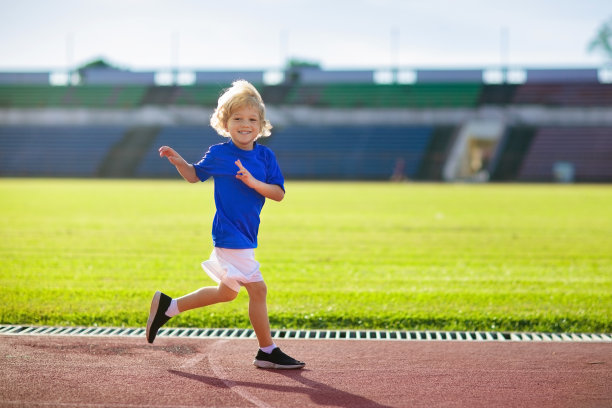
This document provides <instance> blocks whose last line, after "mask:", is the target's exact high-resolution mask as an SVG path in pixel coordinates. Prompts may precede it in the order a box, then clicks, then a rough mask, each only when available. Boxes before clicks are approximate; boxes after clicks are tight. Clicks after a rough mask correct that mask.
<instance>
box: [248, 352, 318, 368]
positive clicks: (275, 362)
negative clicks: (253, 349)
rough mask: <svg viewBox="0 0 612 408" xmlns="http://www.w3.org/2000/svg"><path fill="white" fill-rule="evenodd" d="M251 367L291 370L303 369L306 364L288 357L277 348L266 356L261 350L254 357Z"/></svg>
mask: <svg viewBox="0 0 612 408" xmlns="http://www.w3.org/2000/svg"><path fill="white" fill-rule="evenodd" d="M253 365H254V366H256V367H259V368H279V369H292V368H304V366H305V365H306V363H303V362H301V361H297V360H296V359H294V358H292V357H289V356H288V355H286V354H285V353H283V352H282V351H281V349H279V348H278V347H277V348H275V349H274V350H272V353H270V354H268V353H265V352H263V351H261V349H260V350H259V351H258V352H257V355H256V356H255V361H253Z"/></svg>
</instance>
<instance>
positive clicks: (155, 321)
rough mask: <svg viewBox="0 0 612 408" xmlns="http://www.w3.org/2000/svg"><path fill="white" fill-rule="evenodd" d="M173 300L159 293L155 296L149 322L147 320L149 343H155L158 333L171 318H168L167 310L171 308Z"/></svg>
mask: <svg viewBox="0 0 612 408" xmlns="http://www.w3.org/2000/svg"><path fill="white" fill-rule="evenodd" d="M171 301H172V298H171V297H170V296H167V295H165V294H163V293H161V292H159V291H157V292H155V295H153V300H152V301H151V310H150V311H149V320H147V341H148V342H149V343H153V340H155V336H157V331H158V330H159V328H160V327H162V326H163V325H164V324H166V322H167V321H168V320H170V318H169V317H168V316H166V310H168V307H169V306H170V302H171Z"/></svg>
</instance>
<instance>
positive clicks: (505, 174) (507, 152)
mask: <svg viewBox="0 0 612 408" xmlns="http://www.w3.org/2000/svg"><path fill="white" fill-rule="evenodd" d="M536 130H537V129H535V128H533V127H528V126H512V127H510V128H508V129H507V130H506V133H505V134H504V136H503V137H502V140H501V141H500V143H499V147H498V149H497V152H496V155H495V157H494V158H493V160H492V162H491V165H490V167H489V171H490V173H491V180H493V181H511V180H516V177H517V175H518V172H519V170H520V168H521V165H522V163H523V158H524V157H525V153H526V152H527V151H528V150H529V147H530V146H531V142H532V140H533V137H534V135H535V132H536Z"/></svg>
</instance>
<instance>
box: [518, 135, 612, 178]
mask: <svg viewBox="0 0 612 408" xmlns="http://www.w3.org/2000/svg"><path fill="white" fill-rule="evenodd" d="M557 163H567V164H570V165H571V166H572V167H573V168H574V171H575V180H576V181H586V182H602V181H610V180H612V128H602V127H544V128H540V129H539V130H538V131H537V133H536V135H535V137H534V139H533V141H532V143H531V146H530V149H529V150H528V152H527V154H526V155H525V158H524V161H523V164H522V167H521V169H520V171H519V173H518V180H521V181H547V182H548V181H555V180H554V178H555V175H554V168H555V165H556V164H557Z"/></svg>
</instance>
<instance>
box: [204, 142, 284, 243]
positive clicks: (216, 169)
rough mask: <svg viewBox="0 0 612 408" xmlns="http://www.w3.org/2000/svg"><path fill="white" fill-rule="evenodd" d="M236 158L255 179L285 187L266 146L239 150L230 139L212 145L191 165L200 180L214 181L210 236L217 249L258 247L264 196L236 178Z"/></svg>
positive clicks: (258, 145)
mask: <svg viewBox="0 0 612 408" xmlns="http://www.w3.org/2000/svg"><path fill="white" fill-rule="evenodd" d="M238 159H240V162H241V163H242V165H243V166H244V167H245V168H246V169H247V170H248V171H249V172H250V173H251V174H252V175H253V177H255V178H256V179H257V180H259V181H263V182H265V183H268V184H277V185H279V186H280V187H281V188H282V189H283V191H284V190H285V185H284V184H285V179H284V178H283V174H282V173H281V171H280V168H279V167H278V162H277V161H276V157H275V156H274V153H273V152H272V150H270V149H269V148H267V147H266V146H263V145H260V144H257V143H254V147H253V150H242V149H240V148H238V147H236V145H234V143H233V142H232V141H231V140H229V141H228V142H225V143H220V144H216V145H213V146H211V147H210V148H209V149H208V152H206V154H205V155H204V157H203V158H202V159H201V160H200V161H199V162H197V163H194V164H193V167H194V169H195V171H196V175H197V176H198V178H199V179H200V180H201V181H205V180H207V179H208V178H209V177H213V178H214V180H215V206H216V207H217V212H216V213H215V218H214V220H213V227H212V238H213V243H214V245H215V247H218V248H231V249H245V248H257V233H258V232H259V215H260V214H261V209H262V208H263V205H264V202H265V200H266V198H265V197H264V196H262V195H261V194H259V193H258V192H257V191H255V190H253V189H252V188H250V187H248V186H247V185H246V184H244V183H243V182H242V181H241V180H239V179H237V178H236V173H237V172H238V170H239V169H238V166H236V164H235V162H236V160H238Z"/></svg>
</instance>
